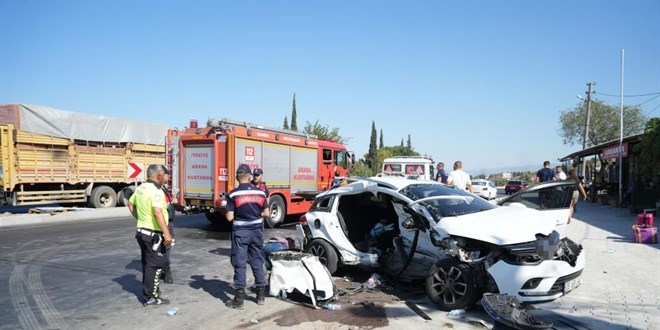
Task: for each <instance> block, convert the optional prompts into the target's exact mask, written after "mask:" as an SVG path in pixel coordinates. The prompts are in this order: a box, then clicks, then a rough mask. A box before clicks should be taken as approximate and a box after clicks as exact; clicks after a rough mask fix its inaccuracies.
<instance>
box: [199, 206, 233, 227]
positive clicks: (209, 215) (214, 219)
mask: <svg viewBox="0 0 660 330" xmlns="http://www.w3.org/2000/svg"><path fill="white" fill-rule="evenodd" d="M204 215H205V216H206V220H208V221H209V222H211V223H212V224H214V225H215V226H217V227H218V228H219V229H220V231H231V229H232V224H233V222H231V221H227V217H225V216H224V215H223V214H222V213H220V212H209V211H206V212H204Z"/></svg>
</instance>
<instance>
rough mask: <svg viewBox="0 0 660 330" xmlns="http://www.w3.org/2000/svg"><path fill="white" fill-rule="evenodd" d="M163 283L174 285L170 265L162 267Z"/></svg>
mask: <svg viewBox="0 0 660 330" xmlns="http://www.w3.org/2000/svg"><path fill="white" fill-rule="evenodd" d="M163 281H164V282H165V283H167V284H172V283H174V279H172V269H170V265H165V266H164V267H163Z"/></svg>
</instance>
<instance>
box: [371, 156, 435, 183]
mask: <svg viewBox="0 0 660 330" xmlns="http://www.w3.org/2000/svg"><path fill="white" fill-rule="evenodd" d="M433 165H434V161H433V159H430V158H426V157H423V156H396V157H392V158H385V160H383V168H382V170H381V172H380V173H378V176H382V177H387V176H398V177H403V178H407V179H418V180H435V167H434V166H433Z"/></svg>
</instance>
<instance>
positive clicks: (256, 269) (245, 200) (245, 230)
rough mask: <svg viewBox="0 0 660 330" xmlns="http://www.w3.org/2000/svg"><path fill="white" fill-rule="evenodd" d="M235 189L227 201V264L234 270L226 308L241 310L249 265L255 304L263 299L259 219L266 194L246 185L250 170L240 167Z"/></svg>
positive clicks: (264, 212) (265, 207) (264, 211)
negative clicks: (229, 230)
mask: <svg viewBox="0 0 660 330" xmlns="http://www.w3.org/2000/svg"><path fill="white" fill-rule="evenodd" d="M236 179H237V180H238V182H239V185H238V187H236V188H234V189H233V190H232V191H230V192H229V194H228V197H227V215H226V216H227V220H228V221H233V222H234V224H233V226H232V227H233V229H232V235H231V264H232V266H234V290H236V295H235V296H234V299H232V300H230V301H228V302H227V303H225V305H226V306H227V307H231V308H235V309H243V302H244V300H245V285H246V278H245V277H246V270H247V263H248V262H249V263H250V267H251V268H252V274H253V275H254V279H255V285H256V287H257V304H259V305H263V304H264V301H265V297H266V291H265V287H266V275H265V271H264V262H265V261H264V254H263V250H262V247H263V244H264V235H263V230H262V226H263V218H264V217H267V216H268V204H267V202H266V199H267V197H266V193H265V192H264V191H262V190H260V189H258V188H257V187H255V186H254V185H253V184H252V183H251V182H250V167H249V166H247V165H245V164H242V165H240V166H239V167H238V169H237V170H236Z"/></svg>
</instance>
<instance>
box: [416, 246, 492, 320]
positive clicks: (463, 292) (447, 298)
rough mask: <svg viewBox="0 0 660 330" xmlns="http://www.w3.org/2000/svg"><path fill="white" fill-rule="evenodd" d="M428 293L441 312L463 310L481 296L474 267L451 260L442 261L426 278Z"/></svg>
mask: <svg viewBox="0 0 660 330" xmlns="http://www.w3.org/2000/svg"><path fill="white" fill-rule="evenodd" d="M426 293H427V294H428V296H429V298H430V299H431V301H432V302H433V303H434V304H435V305H436V306H437V307H438V308H439V309H441V310H443V311H450V310H453V309H463V308H467V307H469V306H471V305H472V304H474V303H475V302H476V301H477V299H478V298H479V296H480V290H479V288H477V285H476V283H475V274H474V270H473V269H472V267H470V266H469V265H467V264H464V263H461V262H460V261H458V260H456V259H454V258H450V259H445V260H441V261H440V262H438V263H437V264H435V266H433V268H432V270H431V275H429V277H427V278H426Z"/></svg>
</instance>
